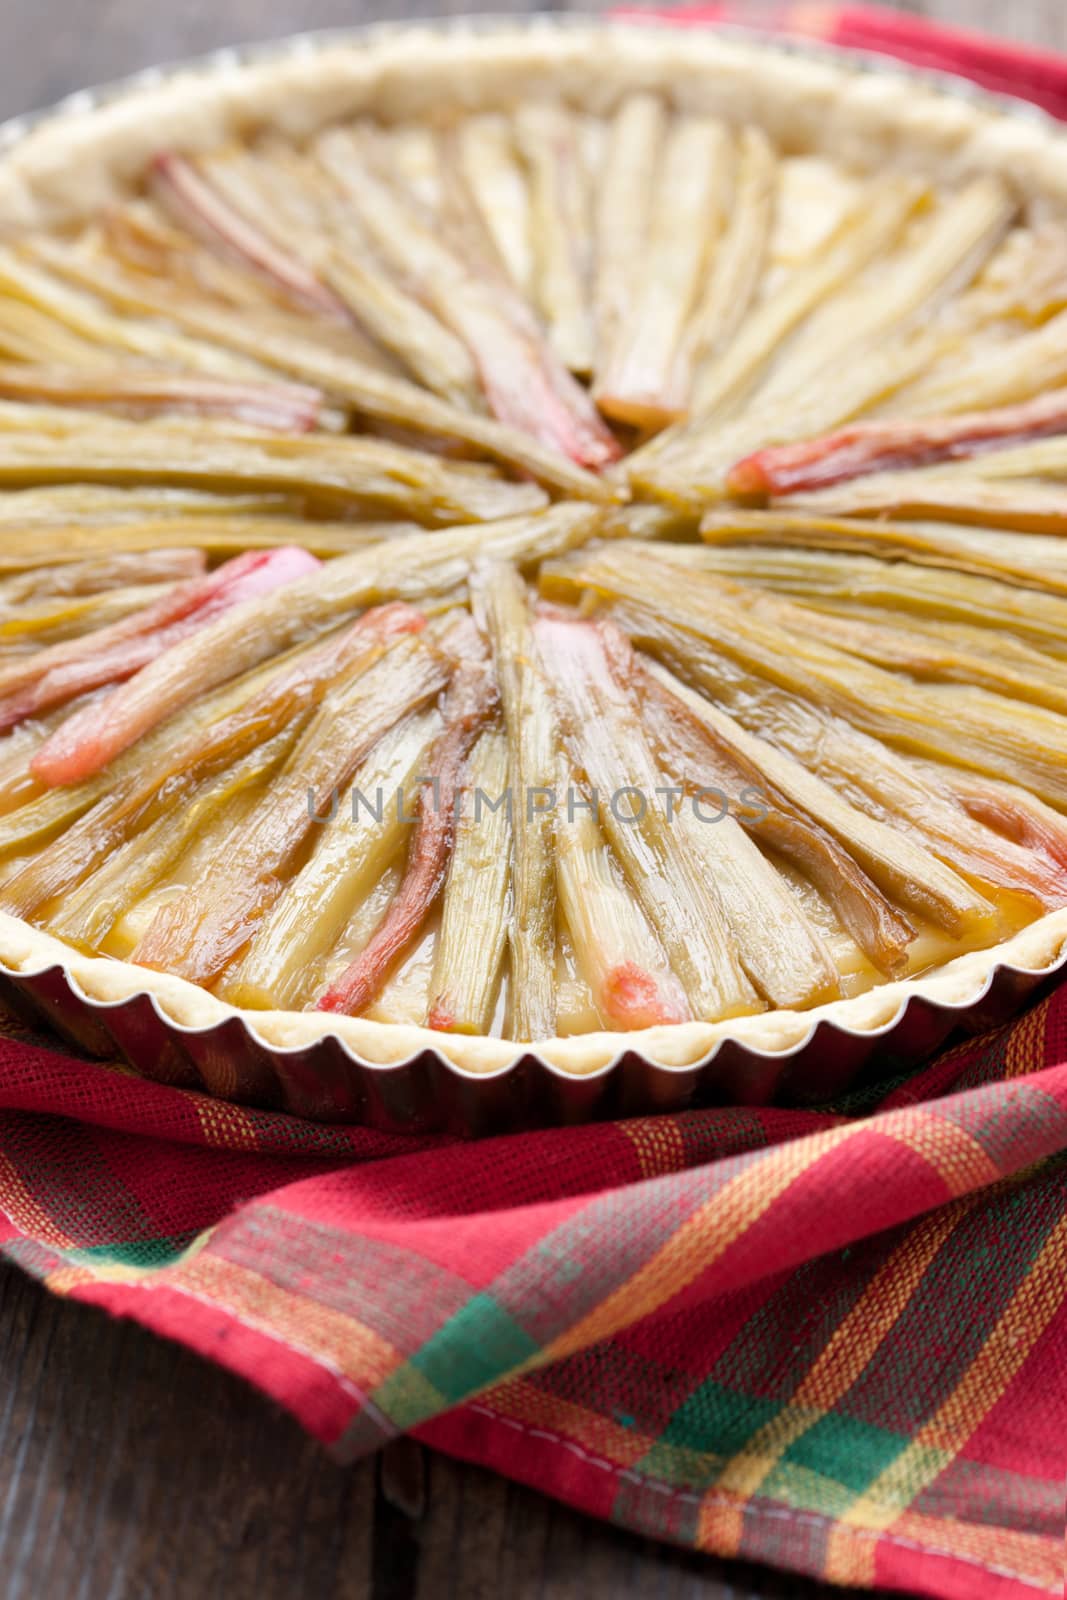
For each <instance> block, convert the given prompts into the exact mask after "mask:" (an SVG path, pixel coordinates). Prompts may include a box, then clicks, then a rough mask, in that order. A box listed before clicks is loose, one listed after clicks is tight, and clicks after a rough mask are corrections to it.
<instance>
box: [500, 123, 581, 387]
mask: <svg viewBox="0 0 1067 1600" xmlns="http://www.w3.org/2000/svg"><path fill="white" fill-rule="evenodd" d="M515 135H516V142H517V145H518V149H519V151H520V152H521V155H522V159H523V161H524V163H525V166H526V172H527V176H528V185H529V219H528V221H529V231H530V237H531V239H532V241H533V252H532V253H533V283H534V289H535V293H536V297H537V302H538V305H539V307H540V310H541V313H542V315H543V316H544V319H545V324H546V327H547V330H548V337H549V341H550V343H551V345H552V348H553V350H554V351H555V353H556V355H557V356H558V358H559V360H560V361H562V363H563V365H564V366H565V367H569V369H570V370H571V371H572V372H577V373H588V372H590V371H591V370H592V366H593V356H594V337H593V314H592V270H593V260H592V256H593V251H592V243H593V241H592V233H591V228H590V195H589V186H588V177H587V174H586V171H585V167H584V163H583V160H582V150H581V144H580V137H579V130H578V127H577V125H576V119H575V117H574V116H573V115H572V114H571V113H569V112H568V111H566V110H565V109H564V108H563V107H562V106H554V105H542V104H540V103H538V104H530V105H525V106H521V107H520V108H519V111H518V114H517V116H516V118H515Z"/></svg>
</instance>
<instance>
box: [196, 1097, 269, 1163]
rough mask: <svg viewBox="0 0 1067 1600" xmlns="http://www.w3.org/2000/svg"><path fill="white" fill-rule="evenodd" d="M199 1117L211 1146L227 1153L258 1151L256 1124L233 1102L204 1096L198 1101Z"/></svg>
mask: <svg viewBox="0 0 1067 1600" xmlns="http://www.w3.org/2000/svg"><path fill="white" fill-rule="evenodd" d="M196 1115H197V1120H198V1121H199V1123H200V1127H201V1130H202V1131H203V1135H204V1140H205V1143H207V1144H210V1145H216V1146H218V1147H219V1148H221V1149H224V1150H255V1149H256V1148H257V1147H258V1145H259V1136H258V1134H257V1133H256V1125H255V1122H254V1121H253V1119H252V1118H251V1117H250V1116H249V1114H248V1112H247V1111H245V1110H244V1108H243V1107H242V1106H237V1105H234V1104H233V1102H232V1101H229V1100H211V1099H208V1097H207V1096H206V1095H201V1096H199V1097H198V1099H197V1101H196Z"/></svg>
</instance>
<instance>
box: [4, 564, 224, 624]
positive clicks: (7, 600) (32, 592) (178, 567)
mask: <svg viewBox="0 0 1067 1600" xmlns="http://www.w3.org/2000/svg"><path fill="white" fill-rule="evenodd" d="M203 570H204V556H203V552H202V551H200V550H195V549H182V548H173V549H166V548H162V549H158V550H152V551H146V552H145V553H144V554H136V555H132V554H129V553H127V552H123V551H116V552H114V553H110V552H109V553H108V554H106V555H102V556H90V557H87V558H86V559H84V560H80V561H79V560H71V561H64V562H62V564H61V565H59V566H48V565H46V564H45V563H44V562H42V563H41V565H40V566H38V567H37V568H35V569H34V570H32V571H29V572H25V573H20V574H18V575H17V576H16V577H11V578H5V579H2V580H0V617H2V618H3V621H4V622H5V623H7V622H9V621H10V622H16V621H17V620H18V619H19V617H20V616H24V615H25V608H26V607H27V606H33V607H40V606H62V605H64V604H66V603H67V602H68V601H71V600H74V601H77V600H99V599H102V598H106V596H107V595H108V594H109V593H114V592H115V591H116V590H119V591H125V592H127V593H128V592H129V590H130V589H134V588H139V587H143V586H146V585H152V584H166V583H181V582H183V581H184V580H186V579H188V578H197V577H199V576H200V575H201V574H202V572H203Z"/></svg>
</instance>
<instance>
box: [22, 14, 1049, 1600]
mask: <svg viewBox="0 0 1067 1600" xmlns="http://www.w3.org/2000/svg"><path fill="white" fill-rule="evenodd" d="M715 14H716V15H718V14H719V13H718V11H717V10H716V13H715ZM731 15H733V16H736V13H735V12H731ZM760 15H761V18H762V20H763V21H764V22H766V19H767V13H766V12H763V13H760ZM775 20H776V22H777V24H778V25H779V26H782V25H783V24H784V25H788V26H789V27H790V28H792V29H793V31H803V32H809V33H811V32H814V33H816V34H817V35H818V36H819V37H821V38H823V39H831V40H835V41H837V42H845V43H849V44H852V45H860V46H863V47H865V48H875V47H878V48H883V49H887V50H889V51H891V52H892V53H894V54H897V55H902V56H904V57H906V58H907V59H909V60H911V61H915V60H920V61H921V62H922V63H923V64H925V65H937V66H941V67H953V66H955V67H956V68H958V69H959V70H962V71H965V72H966V73H968V74H969V75H971V76H973V77H975V78H977V79H978V80H979V81H980V82H982V83H984V84H985V85H986V86H988V87H995V88H998V89H1004V90H1011V91H1013V92H1017V93H1022V94H1027V95H1030V96H1031V98H1033V99H1035V100H1038V101H1039V102H1040V103H1041V104H1043V105H1045V106H1046V107H1049V108H1051V109H1059V110H1065V111H1067V66H1065V65H1064V64H1063V63H1060V62H1056V61H1047V60H1045V59H1043V58H1040V57H1033V56H1029V55H1027V54H1026V53H1024V52H1019V51H1014V50H1010V49H1008V48H1006V47H1003V48H1002V47H1000V46H997V45H992V44H989V43H985V42H982V41H976V40H974V39H972V38H968V37H967V36H961V35H957V34H953V33H946V32H945V31H944V30H941V29H932V28H930V27H928V26H927V25H926V24H923V23H920V22H919V21H917V20H916V19H914V18H911V17H906V18H905V17H890V16H888V15H886V14H884V13H876V12H870V11H867V10H858V11H857V10H853V9H851V8H850V9H846V10H845V11H831V10H828V9H826V8H824V7H820V6H795V7H789V8H784V9H781V8H780V9H779V10H778V11H777V12H776V14H775ZM0 1252H2V1253H3V1255H4V1256H6V1257H7V1258H8V1259H10V1260H11V1261H14V1262H17V1263H19V1264H20V1265H21V1266H22V1267H24V1268H25V1269H26V1270H27V1271H29V1272H31V1273H33V1274H35V1275H36V1276H37V1277H39V1278H40V1279H41V1280H42V1281H43V1282H44V1283H45V1284H47V1286H48V1287H49V1288H50V1289H52V1290H53V1291H54V1292H56V1293H58V1294H65V1295H67V1296H69V1297H71V1298H73V1299H78V1300H84V1301H87V1302H91V1303H93V1304H95V1305H99V1306H103V1307H105V1308H106V1309H108V1310H109V1311H111V1312H113V1313H115V1314H119V1315H125V1316H131V1317H134V1318H136V1319H137V1320H138V1321H140V1322H142V1323H144V1324H145V1325H146V1326H147V1327H149V1328H152V1329H155V1330H156V1331H158V1332H159V1333H162V1334H165V1335H167V1336H168V1337H171V1338H174V1339H179V1340H181V1341H183V1342H184V1343H186V1344H187V1345H189V1346H191V1347H192V1348H193V1349H195V1350H198V1351H200V1352H201V1353H202V1354H203V1355H204V1356H206V1357H208V1358H209V1359H212V1360H215V1361H217V1362H219V1363H221V1364H223V1365H225V1366H227V1367H229V1368H231V1369H232V1370H233V1371H235V1372H238V1373H240V1374H242V1375H243V1376H244V1377H246V1378H248V1379H249V1380H250V1381H251V1382H253V1383H255V1384H257V1385H258V1386H259V1387H260V1388H261V1389H263V1390H264V1391H266V1392H267V1393H269V1394H270V1395H272V1396H274V1397H275V1398H276V1399H277V1400H279V1401H280V1402H281V1403H282V1404H283V1405H285V1406H287V1407H288V1408H289V1409H290V1410H291V1411H292V1412H293V1413H294V1414H295V1416H296V1417H297V1418H298V1419H299V1420H300V1421H301V1422H302V1423H303V1425H304V1426H305V1427H306V1428H308V1429H309V1430H310V1431H311V1432H312V1433H314V1434H315V1435H316V1436H317V1437H319V1438H320V1439H322V1440H323V1441H324V1442H325V1443H326V1444H327V1445H329V1446H330V1447H331V1448H332V1449H333V1450H334V1451H335V1452H336V1453H337V1455H338V1456H340V1457H341V1458H343V1459H345V1458H352V1457H354V1456H356V1455H358V1454H359V1453H360V1452H365V1451H369V1450H373V1449H374V1448H375V1447H376V1446H377V1445H379V1444H380V1443H381V1442H382V1441H383V1440H385V1439H387V1438H389V1437H390V1436H392V1435H394V1434H396V1433H399V1432H405V1431H409V1432H412V1433H414V1434H415V1435H416V1436H417V1437H418V1438H420V1439H422V1440H424V1441H426V1442H427V1443H429V1444H431V1445H434V1446H436V1447H437V1448H439V1449H442V1450H445V1451H448V1452H450V1453H452V1454H453V1455H456V1456H460V1457H464V1458H466V1459H470V1460H473V1461H479V1462H483V1463H485V1464H487V1465H489V1466H491V1467H495V1468H497V1469H499V1470H500V1471H501V1472H504V1473H507V1474H509V1475H511V1476H512V1477H515V1478H519V1479H521V1480H522V1481H524V1482H526V1483H528V1484H531V1485H533V1486H534V1487H536V1488H539V1489H542V1490H544V1491H546V1492H547V1493H549V1494H553V1495H556V1496H558V1497H560V1498H562V1499H564V1500H567V1501H569V1502H570V1503H571V1504H573V1505H575V1506H578V1507H580V1508H582V1509H584V1510H586V1511H589V1512H591V1513H593V1514H595V1515H598V1516H601V1517H605V1518H610V1519H612V1520H614V1521H616V1522H618V1523H619V1524H621V1525H624V1526H626V1527H630V1528H634V1529H637V1530H639V1531H641V1532H644V1533H648V1534H652V1535H655V1536H657V1537H660V1538H665V1539H671V1540H675V1541H677V1542H679V1543H682V1544H687V1545H691V1546H695V1547H697V1548H699V1549H704V1550H709V1551H716V1552H719V1553H722V1554H727V1555H731V1554H737V1555H745V1556H747V1557H750V1558H759V1559H761V1560H764V1561H767V1562H771V1563H774V1564H776V1565H778V1566H779V1567H782V1568H785V1569H788V1570H791V1571H794V1572H804V1573H810V1574H815V1575H817V1576H820V1577H822V1578H825V1579H830V1580H833V1581H837V1582H840V1583H849V1584H855V1585H863V1586H870V1587H880V1588H896V1589H900V1590H904V1591H908V1592H914V1593H923V1594H929V1595H935V1596H943V1597H946V1600H951V1597H960V1600H1032V1597H1033V1596H1035V1595H1040V1594H1055V1595H1059V1594H1061V1593H1062V1592H1063V1579H1064V1570H1063V1555H1064V1544H1063V1540H1064V1520H1065V1505H1064V1475H1065V1470H1067V987H1065V988H1063V989H1060V990H1059V991H1058V992H1057V993H1055V994H1054V995H1052V997H1051V998H1049V999H1046V1000H1045V1001H1044V1002H1042V1003H1041V1004H1040V1005H1039V1006H1037V1007H1036V1009H1034V1010H1032V1011H1031V1012H1030V1013H1029V1015H1027V1016H1026V1017H1024V1018H1023V1019H1022V1020H1021V1021H1019V1022H1017V1023H1015V1024H1014V1025H1012V1026H1010V1027H1007V1028H1004V1029H1001V1030H1000V1031H998V1032H997V1033H995V1034H992V1035H990V1036H988V1037H986V1038H983V1039H980V1040H978V1041H972V1042H969V1043H968V1044H966V1045H964V1046H961V1047H959V1048H957V1049H955V1050H952V1051H950V1052H949V1053H948V1054H946V1055H944V1056H942V1057H941V1058H940V1059H939V1060H938V1061H937V1062H935V1063H934V1064H933V1065H930V1066H927V1067H926V1068H925V1070H923V1071H921V1072H919V1073H918V1074H917V1075H915V1076H912V1077H910V1078H909V1079H908V1080H907V1081H905V1082H904V1083H902V1084H901V1085H899V1086H898V1087H897V1088H896V1089H895V1090H894V1091H893V1092H891V1093H889V1094H888V1095H887V1096H885V1097H883V1099H882V1101H881V1103H880V1104H877V1105H874V1106H864V1107H856V1106H851V1107H849V1108H847V1109H846V1108H838V1109H837V1110H836V1111H833V1112H831V1111H826V1112H818V1113H817V1112H806V1111H805V1112H801V1111H783V1110H753V1109H738V1110H728V1109H727V1110H709V1111H693V1112H688V1113H685V1114H683V1115H677V1116H664V1117H658V1118H649V1119H642V1120H638V1121H632V1122H624V1123H618V1124H614V1125H601V1126H593V1127H588V1128H580V1129H566V1130H555V1131H551V1132H544V1133H535V1134H527V1135H522V1136H515V1137H509V1138H500V1139H494V1140H490V1141H485V1142H482V1143H479V1144H467V1143H462V1142H457V1141H448V1140H445V1139H422V1140H415V1139H402V1138H398V1137H390V1136H384V1135H381V1134H375V1133H370V1132H368V1131H366V1130H363V1129H345V1128H326V1127H321V1126H316V1125H311V1124H306V1123H302V1122H299V1121H297V1120H295V1119H293V1118H289V1117H285V1116H282V1115H279V1114H275V1113H267V1112H257V1111H251V1110H244V1109H240V1108H237V1107H233V1106H229V1105H225V1104H222V1103H220V1102H216V1101H213V1100H210V1099H208V1098H206V1097H205V1096H203V1095H199V1094H196V1093H192V1092H189V1091H186V1090H179V1089H174V1088H165V1087H162V1086H159V1085H155V1084H150V1083H147V1082H144V1081H142V1080H140V1079H138V1078H136V1077H134V1076H133V1075H131V1074H130V1073H128V1072H126V1071H124V1070H123V1069H121V1068H119V1067H117V1066H115V1065H100V1064H95V1063H89V1062H85V1061H77V1060H74V1059H71V1058H68V1057H66V1056H63V1055H60V1054H58V1053H56V1052H55V1051H53V1050H50V1049H47V1048H45V1047H44V1046H43V1045H42V1043H41V1042H40V1041H39V1040H36V1039H33V1038H31V1037H29V1036H27V1035H25V1034H17V1033H15V1032H13V1031H9V1032H8V1033H7V1034H6V1035H5V1036H3V1037H0Z"/></svg>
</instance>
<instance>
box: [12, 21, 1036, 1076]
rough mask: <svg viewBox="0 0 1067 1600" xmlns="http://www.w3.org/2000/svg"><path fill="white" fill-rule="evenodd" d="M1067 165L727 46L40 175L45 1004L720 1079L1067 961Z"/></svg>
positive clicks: (93, 107) (16, 746)
mask: <svg viewBox="0 0 1067 1600" xmlns="http://www.w3.org/2000/svg"><path fill="white" fill-rule="evenodd" d="M1065 208H1067V139H1065V137H1064V135H1063V134H1062V133H1061V132H1059V131H1058V130H1057V128H1056V127H1055V126H1054V125H1053V124H1051V123H1048V122H1045V121H1044V120H1043V119H1042V118H1041V117H1039V116H1037V115H1029V114H1026V113H1024V112H1022V111H1021V110H1019V109H1017V108H1013V107H1012V106H1010V105H1008V104H1004V103H995V102H992V101H987V100H982V99H980V98H978V97H972V96H968V95H964V94H962V93H958V92H955V91H953V90H951V89H948V88H946V87H944V86H943V85H941V84H938V83H936V82H932V81H927V80H924V79H922V78H915V77H910V76H908V75H906V74H905V73H903V72H898V71H896V70H894V69H889V68H886V69H884V70H883V69H877V68H875V69H872V68H871V67H870V66H864V65H862V64H857V63H854V62H851V61H849V60H848V59H845V58H842V59H834V58H829V57H820V56H817V55H815V56H813V55H810V54H806V53H801V52H783V51H781V50H779V49H776V48H774V47H772V46H768V45H761V44H759V43H754V42H750V41H745V40H744V39H741V38H738V37H735V36H719V35H716V34H715V33H714V32H703V31H699V32H696V31H686V32H685V33H684V34H683V33H681V32H676V31H674V30H670V29H657V28H653V27H646V28H641V27H635V26H623V25H618V26H606V25H604V26H601V25H594V24H586V23H582V24H578V25H572V26H564V25H556V24H554V23H548V22H543V23H538V24H536V25H533V26H530V27H525V28H522V27H512V26H508V25H505V24H494V25H491V26H490V25H484V26H478V25H464V26H461V27H458V28H452V29H433V28H411V29H402V30H397V31H389V32H380V33H374V34H372V35H369V36H366V37H359V38H347V39H346V38H342V39H335V40H330V41H326V42H321V43H319V44H316V45H312V46H308V45H306V44H305V45H304V46H302V47H300V48H289V49H285V48H283V49H277V50H274V51H272V52H270V53H268V54H265V55H263V56H259V57H257V56H252V57H250V58H247V59H244V58H240V59H238V58H234V57H226V58H224V59H221V60H216V61H214V62H209V63H205V64H203V65H201V66H200V67H197V68H193V69H188V70H182V71H178V72H175V73H172V74H164V75H159V76H157V77H156V78H155V79H154V80H153V81H152V82H151V83H148V84H140V85H137V84H135V85H131V86H126V87H125V88H123V89H121V90H120V91H118V92H115V93H111V94H107V95H103V96H100V97H98V98H96V99H93V98H92V97H90V98H89V100H88V102H87V103H80V102H79V103H78V104H75V105H73V106H68V107H66V108H61V109H60V110H59V111H58V112H56V113H55V114H53V115H50V116H46V117H44V118H43V119H40V120H38V121H36V122H35V123H34V124H33V125H32V126H30V127H27V128H13V129H9V130H7V133H6V135H5V136H4V137H3V143H2V145H0V962H2V964H3V967H4V969H5V970H6V971H7V972H8V974H9V975H11V976H12V977H13V978H14V979H15V980H17V979H18V978H19V976H20V975H23V976H25V975H29V974H33V973H39V972H41V971H42V970H44V969H49V970H51V969H61V970H62V971H63V973H64V974H65V977H66V981H67V982H68V983H69V984H70V985H71V986H73V987H75V988H76V989H77V992H78V994H79V995H80V996H81V997H82V999H83V1000H84V1001H85V1002H86V1003H92V1004H96V1005H98V1006H99V1007H100V1008H101V1009H102V1010H106V1008H107V1007H109V1006H110V1007H115V1006H118V1005H121V1004H124V1003H125V1002H127V1001H130V1000H132V999H134V998H136V997H141V998H144V997H148V999H150V1000H151V1002H152V1004H153V1006H154V1007H155V1011H156V1014H157V1016H158V1017H159V1018H160V1019H161V1021H162V1022H163V1023H164V1024H173V1026H174V1027H175V1028H177V1029H180V1030H184V1031H185V1033H186V1035H189V1034H195V1033H198V1032H200V1033H203V1032H204V1031H205V1030H206V1031H210V1030H212V1029H217V1028H219V1027H222V1026H223V1025H224V1024H227V1025H228V1024H231V1023H233V1022H234V1019H239V1021H240V1024H241V1026H242V1027H244V1028H245V1029H247V1030H249V1031H250V1033H251V1035H252V1036H254V1037H255V1038H257V1039H258V1040H259V1041H261V1042H263V1043H264V1044H265V1047H271V1048H277V1049H278V1050H287V1049H288V1050H300V1051H304V1052H307V1051H311V1052H312V1056H313V1052H314V1048H315V1046H316V1044H317V1043H319V1042H330V1043H331V1045H332V1046H333V1047H335V1048H336V1047H338V1046H343V1047H344V1049H345V1050H347V1051H348V1052H349V1053H350V1055H351V1057H352V1058H353V1059H355V1060H359V1061H360V1062H362V1063H364V1064H369V1065H371V1066H373V1065H375V1064H387V1063H396V1062H402V1061H405V1060H410V1059H413V1058H415V1057H416V1056H418V1055H419V1053H420V1052H427V1051H432V1052H433V1053H434V1055H435V1059H437V1060H438V1061H441V1062H444V1063H446V1064H448V1066H449V1068H450V1069H451V1070H454V1071H458V1072H459V1073H474V1074H486V1073H492V1072H496V1071H499V1070H504V1069H506V1068H507V1067H508V1066H509V1065H513V1064H514V1063H516V1062H518V1061H521V1060H523V1059H527V1060H529V1059H531V1058H535V1059H537V1060H539V1061H540V1062H542V1063H543V1064H544V1063H547V1065H548V1066H549V1067H550V1068H551V1069H552V1070H553V1071H555V1072H557V1073H562V1074H574V1075H583V1074H585V1075H588V1074H593V1073H596V1072H597V1071H598V1070H602V1069H606V1068H607V1067H609V1066H610V1065H611V1064H612V1063H614V1062H615V1061H617V1060H618V1058H619V1056H620V1052H624V1051H625V1052H628V1053H629V1055H630V1056H631V1057H637V1058H640V1059H642V1060H644V1061H646V1062H651V1063H652V1064H654V1065H658V1066H661V1067H664V1068H687V1067H692V1066H694V1065H695V1064H698V1063H700V1062H702V1061H705V1060H707V1059H708V1058H709V1057H710V1056H711V1055H713V1054H714V1052H715V1051H716V1050H717V1049H720V1048H722V1047H723V1046H724V1045H725V1044H730V1045H731V1046H732V1047H736V1048H738V1049H742V1050H747V1051H750V1052H752V1053H753V1055H754V1056H758V1055H759V1054H760V1053H763V1054H764V1055H774V1054H775V1053H776V1052H777V1053H782V1052H786V1051H788V1050H790V1049H793V1048H795V1047H796V1046H797V1045H798V1043H799V1042H800V1041H803V1040H804V1039H806V1038H809V1037H810V1035H811V1030H812V1028H813V1026H814V1025H815V1024H816V1023H819V1022H828V1023H830V1024H832V1025H833V1026H835V1027H837V1028H838V1029H839V1030H841V1031H842V1032H850V1033H852V1034H853V1035H854V1036H856V1037H863V1036H864V1035H870V1036H872V1037H873V1036H875V1035H879V1036H880V1035H881V1034H884V1033H885V1031H886V1028H887V1027H888V1026H889V1024H890V1023H891V1022H892V1021H893V1019H894V1018H896V1017H897V1016H898V1015H899V1014H900V1012H901V1008H902V1007H904V1006H906V1005H907V1003H908V1002H909V1000H910V999H912V998H920V999H923V1000H925V1001H926V1002H927V1003H928V1004H929V1005H942V1006H943V1007H946V1008H950V1009H951V1008H953V1007H955V1008H956V1009H957V1011H958V1010H960V1009H961V1008H964V1007H966V1006H967V1005H968V1004H969V1003H970V1002H971V1001H972V1000H974V999H975V998H976V997H978V996H979V995H981V994H983V993H985V992H986V990H987V989H988V986H989V982H990V979H991V975H992V974H993V973H994V972H996V971H998V970H1000V969H1002V968H1012V969H1014V970H1016V971H1024V972H1028V973H1031V974H1035V975H1036V974H1041V973H1045V972H1048V971H1049V970H1051V968H1052V967H1053V965H1054V964H1055V963H1056V961H1057V960H1058V959H1059V957H1060V952H1061V947H1062V946H1063V943H1064V940H1065V937H1067V538H1065V534H1067V486H1065V480H1067V209H1065Z"/></svg>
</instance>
